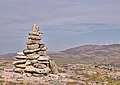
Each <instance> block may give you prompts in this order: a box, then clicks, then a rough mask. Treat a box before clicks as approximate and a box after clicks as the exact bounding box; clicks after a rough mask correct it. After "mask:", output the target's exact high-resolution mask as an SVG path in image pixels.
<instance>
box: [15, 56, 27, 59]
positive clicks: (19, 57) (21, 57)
mask: <svg viewBox="0 0 120 85" xmlns="http://www.w3.org/2000/svg"><path fill="white" fill-rule="evenodd" d="M26 57H27V56H25V55H17V56H15V58H17V59H26Z"/></svg>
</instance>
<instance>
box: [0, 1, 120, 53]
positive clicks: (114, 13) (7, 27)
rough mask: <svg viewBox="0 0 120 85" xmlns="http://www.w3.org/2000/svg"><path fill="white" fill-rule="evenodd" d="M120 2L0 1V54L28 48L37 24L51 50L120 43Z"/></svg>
mask: <svg viewBox="0 0 120 85" xmlns="http://www.w3.org/2000/svg"><path fill="white" fill-rule="evenodd" d="M119 8H120V0H0V54H6V53H15V52H19V51H22V50H24V49H26V42H27V38H28V33H29V32H30V31H31V29H32V26H33V24H35V23H36V24H38V25H39V26H40V31H41V32H43V42H44V43H45V44H46V46H47V47H48V50H49V51H61V50H65V49H68V48H71V47H76V46H80V45H86V44H114V43H120V9H119Z"/></svg>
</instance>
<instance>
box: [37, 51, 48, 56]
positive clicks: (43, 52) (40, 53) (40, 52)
mask: <svg viewBox="0 0 120 85" xmlns="http://www.w3.org/2000/svg"><path fill="white" fill-rule="evenodd" d="M37 54H39V55H41V56H44V55H46V51H38V52H37Z"/></svg>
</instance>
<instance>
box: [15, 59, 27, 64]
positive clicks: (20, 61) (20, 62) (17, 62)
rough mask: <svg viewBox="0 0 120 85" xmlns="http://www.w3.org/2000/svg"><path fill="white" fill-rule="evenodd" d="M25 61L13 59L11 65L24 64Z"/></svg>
mask: <svg viewBox="0 0 120 85" xmlns="http://www.w3.org/2000/svg"><path fill="white" fill-rule="evenodd" d="M25 62H26V60H19V61H14V62H13V65H16V64H24V63H25Z"/></svg>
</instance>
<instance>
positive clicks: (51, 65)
mask: <svg viewBox="0 0 120 85" xmlns="http://www.w3.org/2000/svg"><path fill="white" fill-rule="evenodd" d="M49 62H50V68H51V71H52V73H53V74H57V73H58V67H57V65H56V64H55V62H54V60H49Z"/></svg>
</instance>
